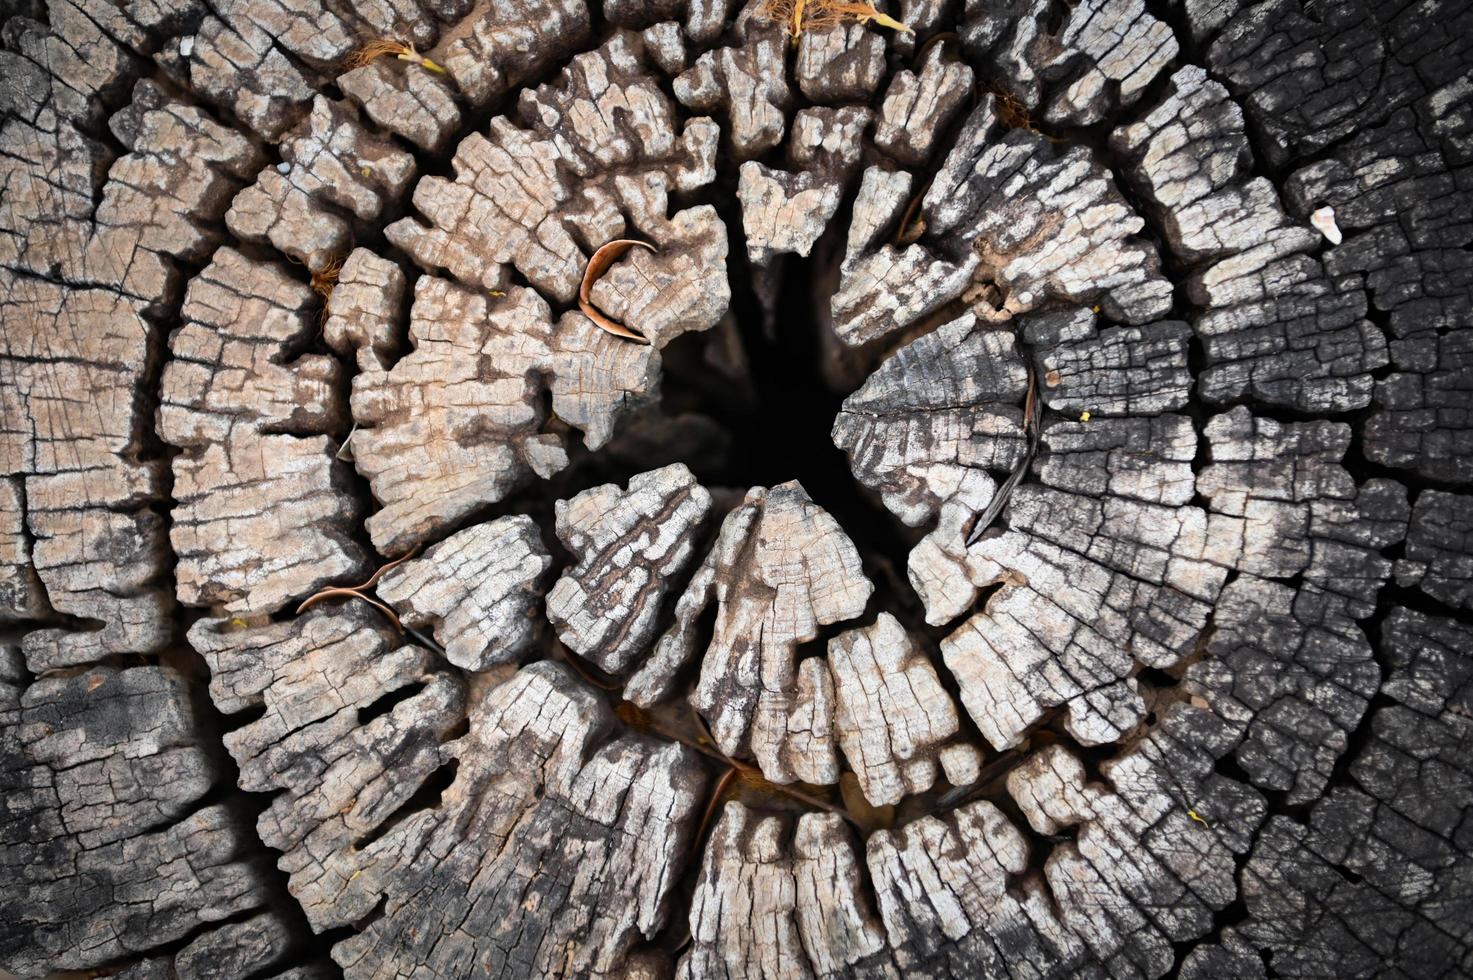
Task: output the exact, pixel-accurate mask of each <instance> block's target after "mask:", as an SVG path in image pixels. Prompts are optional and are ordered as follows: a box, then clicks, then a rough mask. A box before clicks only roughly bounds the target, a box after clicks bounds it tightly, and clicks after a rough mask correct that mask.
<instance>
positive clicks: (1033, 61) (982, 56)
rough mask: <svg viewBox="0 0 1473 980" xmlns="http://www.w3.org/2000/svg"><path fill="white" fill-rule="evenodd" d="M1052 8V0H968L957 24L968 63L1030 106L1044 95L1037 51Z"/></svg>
mask: <svg viewBox="0 0 1473 980" xmlns="http://www.w3.org/2000/svg"><path fill="white" fill-rule="evenodd" d="M1049 10H1050V7H1049V0H966V2H965V4H964V6H963V10H962V13H961V17H960V23H959V24H958V25H957V34H958V36H959V37H960V38H961V42H962V50H963V51H965V52H966V54H967V61H968V62H970V63H971V64H972V65H973V66H975V67H976V69H977V71H978V73H979V74H980V75H981V76H982V78H984V79H990V80H996V81H1004V80H1005V81H1006V86H1007V91H1008V93H1009V94H1011V95H1012V96H1013V98H1015V99H1017V100H1018V102H1019V103H1021V104H1022V105H1023V106H1024V107H1025V108H1027V109H1030V110H1032V109H1036V108H1037V107H1038V104H1039V100H1040V99H1041V98H1042V94H1043V80H1042V79H1040V78H1039V66H1038V62H1039V61H1040V60H1041V59H1040V58H1039V56H1038V54H1037V52H1038V50H1039V49H1040V48H1046V47H1047V45H1048V37H1047V34H1048V32H1047V25H1046V21H1047V20H1048V15H1049ZM1055 50H1056V51H1057V48H1056V49H1055Z"/></svg>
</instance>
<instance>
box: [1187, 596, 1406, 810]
mask: <svg viewBox="0 0 1473 980" xmlns="http://www.w3.org/2000/svg"><path fill="white" fill-rule="evenodd" d="M1213 623H1214V625H1215V627H1216V628H1215V630H1214V632H1213V634H1212V639H1211V641H1210V643H1209V644H1208V647H1207V658H1206V659H1204V660H1202V661H1200V662H1198V663H1195V664H1193V665H1192V666H1191V667H1190V668H1189V669H1188V671H1187V675H1186V678H1185V680H1184V681H1183V686H1184V687H1185V689H1186V690H1188V691H1191V692H1193V693H1195V694H1200V695H1201V696H1202V697H1204V698H1205V699H1206V700H1207V703H1208V704H1209V705H1210V706H1211V708H1212V710H1213V711H1214V712H1215V713H1216V714H1217V715H1218V716H1219V717H1221V718H1223V719H1224V720H1226V721H1227V722H1228V723H1229V724H1231V725H1232V726H1233V727H1234V728H1235V729H1236V730H1237V731H1238V732H1239V733H1240V737H1241V738H1242V742H1241V743H1240V744H1239V745H1238V747H1237V749H1236V753H1235V755H1236V758H1237V760H1238V762H1239V764H1241V765H1242V767H1243V769H1244V770H1245V771H1246V772H1247V773H1248V774H1249V776H1250V777H1251V778H1252V780H1253V783H1254V785H1256V786H1259V787H1262V788H1263V789H1266V790H1275V791H1281V792H1284V793H1286V794H1287V795H1286V797H1285V799H1286V801H1287V802H1289V803H1291V804H1296V803H1307V802H1313V801H1314V800H1317V799H1319V797H1320V795H1321V794H1322V793H1323V791H1324V788H1325V785H1326V783H1327V782H1328V781H1329V779H1330V775H1331V772H1332V770H1333V768H1334V766H1335V763H1336V760H1337V759H1339V757H1340V756H1341V755H1342V754H1343V753H1344V752H1345V750H1346V748H1347V746H1348V744H1349V735H1350V733H1351V732H1352V731H1354V730H1355V728H1356V725H1357V724H1358V723H1359V722H1360V719H1361V716H1362V715H1363V714H1364V713H1365V710H1366V706H1367V704H1368V703H1369V702H1370V698H1371V697H1372V695H1374V694H1375V693H1376V689H1377V688H1378V687H1379V686H1380V681H1381V671H1380V668H1379V667H1378V666H1377V665H1376V661H1375V659H1374V657H1373V655H1372V651H1371V645H1370V643H1369V642H1368V641H1367V639H1366V636H1365V634H1364V633H1363V632H1361V629H1360V627H1359V626H1357V625H1356V624H1355V622H1354V621H1353V620H1352V619H1350V617H1348V616H1346V615H1345V614H1344V612H1343V611H1342V609H1341V608H1339V607H1338V606H1337V605H1336V604H1334V603H1326V602H1324V601H1322V599H1321V598H1320V597H1319V596H1317V595H1316V593H1315V592H1314V591H1313V590H1310V589H1304V590H1295V589H1293V588H1290V587H1288V586H1283V585H1277V584H1274V583H1271V582H1266V581H1264V580H1263V579H1259V578H1255V577H1253V576H1243V577H1241V578H1239V579H1237V580H1236V581H1234V582H1232V583H1230V584H1229V585H1228V586H1227V588H1225V589H1224V590H1223V592H1222V595H1221V596H1220V597H1219V598H1218V602H1217V607H1216V610H1215V611H1214V617H1213Z"/></svg>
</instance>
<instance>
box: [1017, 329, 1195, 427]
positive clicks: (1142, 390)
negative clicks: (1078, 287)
mask: <svg viewBox="0 0 1473 980" xmlns="http://www.w3.org/2000/svg"><path fill="white" fill-rule="evenodd" d="M1095 322H1096V320H1095V315H1094V314H1093V313H1091V312H1090V311H1089V310H1086V309H1074V310H1069V311H1065V312H1060V313H1052V314H1048V315H1045V316H1031V317H1027V318H1026V319H1025V320H1024V322H1023V339H1024V340H1025V341H1027V342H1028V343H1029V344H1031V345H1033V348H1034V355H1033V363H1034V370H1036V371H1037V372H1038V375H1039V377H1040V378H1041V379H1042V382H1043V383H1042V384H1041V385H1040V386H1039V394H1040V397H1042V398H1043V403H1044V404H1045V405H1047V406H1048V407H1049V408H1052V409H1055V410H1056V411H1059V412H1062V413H1064V414H1065V415H1078V414H1080V413H1082V412H1086V411H1087V412H1089V413H1090V415H1091V416H1093V415H1156V414H1158V413H1161V412H1169V411H1173V410H1175V409H1178V408H1182V407H1183V406H1185V405H1186V404H1187V399H1188V397H1189V395H1190V392H1191V388H1192V374H1191V372H1190V371H1189V370H1188V369H1187V344H1188V342H1189V341H1190V340H1191V328H1190V327H1188V326H1187V325H1186V324H1185V323H1181V322H1180V321H1176V320H1167V321H1164V322H1161V323H1148V324H1144V325H1142V326H1129V327H1105V328H1103V329H1099V328H1097V327H1096V326H1095Z"/></svg>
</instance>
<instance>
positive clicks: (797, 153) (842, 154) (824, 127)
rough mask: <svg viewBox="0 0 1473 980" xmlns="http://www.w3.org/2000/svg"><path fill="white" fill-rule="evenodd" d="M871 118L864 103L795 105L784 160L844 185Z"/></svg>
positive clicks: (854, 166)
mask: <svg viewBox="0 0 1473 980" xmlns="http://www.w3.org/2000/svg"><path fill="white" fill-rule="evenodd" d="M873 118H874V112H873V111H872V110H870V109H869V108H868V107H864V106H844V107H843V108H841V109H829V108H814V107H809V108H806V109H799V110H798V112H797V114H796V115H794V116H793V135H792V136H791V137H790V138H789V139H788V162H789V163H790V164H791V165H792V166H794V167H796V168H798V169H799V170H806V171H809V172H811V173H813V174H815V175H822V176H826V177H830V178H832V179H835V180H837V181H839V183H841V184H844V185H846V186H847V185H848V183H849V181H850V180H851V179H852V178H853V177H854V173H855V171H856V170H858V168H859V163H860V156H861V154H862V153H863V151H864V134H865V131H866V130H868V129H869V124H870V121H871V120H872V119H873ZM742 172H743V173H746V165H743V167H742Z"/></svg>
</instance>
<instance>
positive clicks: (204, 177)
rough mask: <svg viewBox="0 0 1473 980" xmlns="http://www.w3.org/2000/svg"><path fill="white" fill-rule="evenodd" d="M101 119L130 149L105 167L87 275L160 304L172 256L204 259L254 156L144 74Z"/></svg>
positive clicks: (234, 135)
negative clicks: (128, 97) (121, 104)
mask: <svg viewBox="0 0 1473 980" xmlns="http://www.w3.org/2000/svg"><path fill="white" fill-rule="evenodd" d="M108 128H109V129H111V130H112V132H113V135H115V136H116V137H117V138H118V139H119V140H120V141H121V142H122V143H123V144H124V145H125V146H126V147H128V149H129V152H128V153H127V154H125V155H124V156H122V157H121V158H119V159H118V160H117V161H116V162H115V163H114V164H113V165H112V167H111V168H110V169H109V170H108V181H107V184H106V185H104V187H103V190H102V202H101V203H100V204H99V205H98V207H97V211H96V215H95V222H96V224H95V227H94V228H92V229H91V237H90V239H89V240H88V242H87V247H86V250H85V253H84V255H83V261H84V264H85V267H86V270H87V272H86V275H87V276H88V277H89V278H91V279H93V280H95V281H97V282H103V283H108V284H116V287H117V288H118V289H119V290H121V291H122V292H124V293H127V294H129V295H131V296H136V297H138V298H139V299H140V300H142V301H144V302H146V303H149V304H151V308H152V307H153V306H154V305H155V304H156V306H157V308H162V307H163V306H164V305H165V304H166V303H172V302H174V295H175V293H174V291H175V290H176V289H177V288H178V286H179V284H180V283H179V279H180V277H179V273H178V270H177V269H176V268H175V263H174V262H173V261H171V260H172V259H183V260H186V261H191V262H201V263H202V262H204V261H205V260H206V259H208V258H209V256H210V253H211V252H212V251H213V250H214V249H215V247H216V246H217V245H218V244H219V243H220V241H221V239H222V237H223V235H222V234H221V231H220V229H219V227H218V222H219V219H220V218H222V217H223V216H224V215H225V212H226V209H227V208H228V207H229V205H230V201H231V199H232V197H233V196H234V195H235V192H236V189H237V188H238V187H239V186H240V184H241V183H242V182H243V181H245V180H246V179H248V178H249V177H250V176H251V175H252V174H254V173H255V172H256V171H257V170H258V169H259V168H260V166H261V155H260V153H259V152H258V151H257V150H256V148H255V147H254V146H252V145H251V143H250V142H249V141H248V140H246V138H245V137H244V136H242V135H241V134H240V133H238V132H236V131H235V130H233V129H231V128H229V127H226V126H222V125H220V124H219V123H218V122H216V121H215V120H213V119H211V118H210V116H209V115H208V114H206V113H204V112H202V111H201V110H199V109H197V108H195V107H194V106H191V105H188V104H186V103H184V102H181V101H178V100H177V99H172V98H170V97H168V96H167V95H165V93H164V92H163V90H162V89H161V88H159V86H157V85H156V84H155V83H153V82H151V81H147V80H145V81H141V82H139V83H138V84H137V85H136V86H135V87H134V89H133V101H132V102H131V103H129V105H128V106H127V107H125V108H124V109H123V110H122V111H120V112H118V113H117V114H115V115H114V116H113V117H112V118H111V119H110V120H108ZM171 310H172V307H171Z"/></svg>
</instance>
